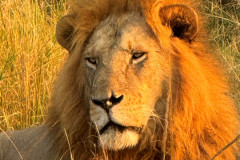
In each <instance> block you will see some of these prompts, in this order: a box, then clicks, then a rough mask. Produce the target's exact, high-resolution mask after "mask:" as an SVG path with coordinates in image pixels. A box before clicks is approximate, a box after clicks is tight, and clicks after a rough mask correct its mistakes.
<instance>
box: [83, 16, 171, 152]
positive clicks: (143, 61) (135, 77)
mask: <svg viewBox="0 0 240 160" xmlns="http://www.w3.org/2000/svg"><path fill="white" fill-rule="evenodd" d="M83 54H84V58H85V75H86V79H87V81H88V87H87V88H88V90H89V93H90V94H89V97H88V99H89V107H90V118H91V121H92V122H93V123H94V124H95V126H96V130H97V132H98V134H99V137H100V138H99V144H100V145H102V146H104V147H105V148H107V149H111V150H119V149H123V148H126V147H132V146H135V145H136V144H138V142H139V141H140V138H141V135H142V133H143V132H144V129H145V128H146V126H147V124H148V121H149V119H150V117H151V116H153V115H154V107H155V104H156V101H157V100H158V99H159V97H160V96H161V94H162V93H161V92H160V91H161V87H162V86H161V82H162V81H163V79H165V74H164V73H165V72H166V70H167V68H168V67H167V66H168V63H167V62H168V60H167V58H166V57H167V56H166V53H163V52H162V50H161V48H160V46H159V43H158V42H157V39H156V37H155V35H154V34H153V32H152V30H151V28H150V27H149V26H148V25H147V23H146V22H145V19H144V18H143V17H142V16H140V15H138V14H133V13H132V14H124V15H122V16H120V17H114V16H111V17H108V18H107V19H106V20H104V21H103V22H101V23H100V25H99V26H98V27H97V28H96V29H95V31H94V32H93V33H92V35H91V37H90V38H89V40H88V43H87V45H86V47H85V49H84V51H83ZM163 62H164V63H163Z"/></svg>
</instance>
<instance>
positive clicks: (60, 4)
mask: <svg viewBox="0 0 240 160" xmlns="http://www.w3.org/2000/svg"><path fill="white" fill-rule="evenodd" d="M204 2H205V3H204V4H205V5H204V6H203V7H202V8H203V12H204V14H207V16H208V17H209V20H210V22H211V23H210V25H209V29H211V33H212V35H213V42H214V43H215V44H216V45H217V46H218V47H217V48H219V52H222V53H224V54H221V56H222V58H221V59H222V60H223V61H224V62H225V64H227V71H228V72H229V74H230V75H231V85H232V86H233V92H232V93H233V94H232V96H233V97H234V98H235V100H236V104H237V106H239V105H240V102H239V100H240V54H239V51H240V33H239V30H240V24H239V19H240V7H239V5H240V4H237V3H233V2H232V3H228V4H225V6H222V5H219V3H218V2H217V0H205V1H204ZM66 11H67V3H66V2H65V0H0V129H3V130H12V129H22V128H26V127H30V126H35V125H38V124H41V123H42V122H44V119H45V115H46V111H47V107H48V104H49V97H50V96H51V89H52V86H53V82H54V79H55V78H56V75H57V73H58V71H59V69H60V67H61V65H62V62H63V61H64V59H65V57H66V56H67V55H68V54H67V52H66V51H65V50H64V49H62V48H61V47H60V45H58V44H57V42H56V37H55V26H56V24H57V21H58V20H59V19H60V18H61V17H62V16H63V15H64V14H66Z"/></svg>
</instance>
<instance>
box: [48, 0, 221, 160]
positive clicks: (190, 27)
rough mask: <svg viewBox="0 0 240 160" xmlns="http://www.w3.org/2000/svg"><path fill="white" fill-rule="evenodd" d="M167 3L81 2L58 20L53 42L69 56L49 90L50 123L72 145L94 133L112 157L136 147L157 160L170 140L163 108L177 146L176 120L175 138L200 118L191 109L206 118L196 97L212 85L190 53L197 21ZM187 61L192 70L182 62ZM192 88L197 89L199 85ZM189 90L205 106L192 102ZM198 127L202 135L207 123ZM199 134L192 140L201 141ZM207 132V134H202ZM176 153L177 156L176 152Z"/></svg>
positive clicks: (187, 8) (188, 11) (191, 11)
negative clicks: (63, 132) (52, 90)
mask: <svg viewBox="0 0 240 160" xmlns="http://www.w3.org/2000/svg"><path fill="white" fill-rule="evenodd" d="M170 2H171V3H173V2H172V1H165V3H164V2H163V1H156V2H154V3H153V1H138V0H133V1H128V0H117V1H114V2H113V1H111V0H105V1H101V0H100V1H94V0H92V1H90V2H88V1H79V2H78V3H76V4H75V6H73V8H72V12H70V14H69V15H67V16H65V17H63V18H62V19H61V20H60V22H59V24H58V26H57V40H58V42H59V43H60V44H61V45H62V46H63V47H64V48H66V49H67V50H68V51H69V52H70V57H69V59H68V61H67V62H66V64H65V67H64V69H63V71H62V72H61V74H60V76H59V81H58V82H57V84H56V87H55V94H54V95H55V96H53V106H52V107H51V108H50V113H51V116H50V117H51V118H50V119H51V120H52V121H54V122H52V123H51V125H53V124H56V123H59V122H60V126H61V127H60V128H64V129H66V131H67V134H68V135H69V137H70V142H71V143H74V144H72V145H75V144H77V143H79V141H84V140H85V139H84V138H87V137H88V138H89V136H90V135H91V134H95V135H96V136H97V137H98V138H97V142H96V145H97V146H98V147H102V148H105V149H107V150H111V151H115V152H117V151H121V150H126V149H132V148H136V147H138V148H141V150H146V148H144V146H145V147H146V146H151V148H152V149H153V150H155V151H156V153H155V154H157V152H158V151H157V150H158V148H161V147H162V145H163V143H164V142H163V139H164V136H168V133H165V135H164V127H166V124H165V122H166V120H167V121H168V120H169V118H168V117H166V115H168V113H169V112H168V111H167V110H168V107H170V108H173V115H176V116H173V117H170V118H171V119H172V120H173V123H171V126H172V128H171V129H169V131H171V132H172V133H174V135H173V136H172V137H173V138H175V139H178V138H179V137H178V135H177V134H178V133H177V132H178V130H179V128H181V126H182V124H180V125H178V126H175V128H174V125H175V124H178V123H179V120H180V118H181V116H182V117H183V119H182V120H183V127H182V128H181V129H182V130H181V131H180V132H185V131H183V130H184V129H185V128H184V127H190V125H189V124H187V122H185V120H186V119H187V118H189V119H190V120H189V121H190V122H189V123H191V122H194V123H195V121H196V120H199V121H200V119H201V118H202V117H201V116H200V117H201V118H200V119H198V117H197V118H196V117H195V113H192V111H191V110H195V111H196V110H198V109H200V108H198V109H195V108H194V107H196V106H198V105H199V106H201V107H203V109H202V111H203V112H204V113H205V110H209V108H208V107H205V109H204V105H208V104H207V103H212V101H213V99H211V98H209V97H207V98H206V97H204V96H205V94H204V95H203V96H201V92H202V91H203V90H204V89H206V88H207V87H208V86H207V85H211V84H210V82H209V83H208V82H207V81H208V80H206V78H207V77H205V75H204V74H205V72H206V73H207V74H209V73H208V72H211V71H209V70H208V69H202V70H199V68H201V66H204V64H202V62H201V61H202V59H204V58H202V59H201V60H198V57H197V54H195V51H193V49H194V48H197V47H196V46H197V45H196V44H197V43H199V42H197V34H198V29H199V26H198V24H199V22H198V20H199V19H198V15H197V13H196V11H195V10H194V9H193V8H192V7H190V6H189V5H187V4H184V3H183V4H178V3H177V4H176V3H173V4H171V3H170ZM199 46H201V45H199ZM202 50H204V48H201V47H200V49H199V52H202ZM196 51H197V50H196ZM184 52H186V54H184V55H183V56H182V53H184ZM197 52H198V51H197ZM187 56H188V57H189V58H191V59H192V61H193V63H192V64H191V62H188V61H186V57H187ZM206 59H208V60H209V59H211V58H209V57H207V58H206ZM185 61H186V62H185ZM209 61H211V60H209ZM191 67H192V68H191ZM204 67H205V66H204ZM212 68H214V67H211V69H210V70H212ZM188 69H190V70H191V72H189V71H188ZM192 70H194V71H193V72H192ZM213 70H214V69H213ZM194 72H196V75H195V74H194ZM202 72H204V73H202ZM189 74H192V75H189ZM189 76H190V77H191V78H192V79H193V80H192V79H189V82H190V85H189V84H187V85H186V82H187V81H188V78H189ZM197 78H199V79H197ZM198 81H202V84H203V85H200V87H199V86H197V85H196V84H195V83H196V82H198ZM221 83H224V82H221ZM181 84H182V85H181ZM191 84H192V85H193V86H191ZM197 84H198V83H197ZM184 85H186V86H188V87H184ZM194 85H196V86H194ZM202 86H204V87H202ZM194 87H196V88H194ZM192 88H193V89H192ZM223 90H224V89H223ZM195 91H196V92H197V93H196V95H199V94H200V97H201V98H202V100H203V101H205V100H206V101H207V103H206V104H205V103H203V102H200V101H199V100H198V98H199V97H194V96H196V95H194V94H195ZM186 93H187V94H186ZM190 93H193V95H192V96H193V97H194V98H195V100H198V101H199V102H198V105H196V106H194V105H195V104H194V103H193V102H192V99H191V98H190V97H189V98H188V100H189V103H188V102H185V99H184V98H182V97H184V95H185V97H186V96H189V95H190ZM210 94H211V92H209V95H210ZM209 95H207V96H209ZM204 98H205V99H204ZM214 100H215V99H214ZM190 101H191V102H190ZM195 102H196V101H195ZM174 105H175V106H174ZM191 105H193V107H192V108H191ZM186 108H190V109H186ZM185 114H186V115H185ZM191 114H192V115H191ZM196 115H197V113H196ZM204 116H205V115H204ZM204 116H203V117H204ZM207 116H210V115H209V114H208V115H207ZM53 117H54V118H53ZM56 117H57V118H56ZM176 117H177V118H176ZM191 118H192V119H191ZM176 119H177V120H176ZM203 119H204V118H203ZM206 119H207V118H206ZM174 120H175V121H174ZM89 122H90V123H89ZM175 122H177V123H175ZM184 123H185V124H186V126H184ZM198 123H199V122H196V125H197V124H198ZM203 124H204V123H203ZM204 125H205V126H206V128H208V127H207V125H210V124H208V123H206V124H204ZM204 125H202V126H201V127H203V126H204ZM211 125H215V124H211ZM196 128H197V127H196ZM197 129H199V128H197ZM165 130H166V128H165ZM192 132H193V133H194V132H196V131H195V130H194V129H193V130H192V131H190V130H186V134H182V135H183V136H182V137H180V138H183V139H182V140H181V141H180V140H179V144H177V145H180V144H183V146H184V145H185V147H186V145H187V144H185V142H186V139H187V137H188V136H190V135H191V134H192ZM203 132H204V133H203ZM203 132H200V131H199V133H197V135H198V134H205V131H203ZM206 133H207V134H210V133H208V130H207V131H206ZM175 134H176V135H175ZM188 134H189V135H188ZM179 135H181V134H179ZM194 136H195V135H194ZM194 136H193V137H194ZM170 137H171V136H170ZM193 139H194V138H193ZM167 141H171V140H167ZM94 143H95V142H94ZM195 143H196V142H195ZM183 146H182V147H183ZM175 147H176V146H175V145H174V147H173V148H175ZM201 147H202V146H201ZM201 147H200V148H199V150H202V148H201ZM203 148H204V145H203ZM181 149H182V150H184V148H181ZM80 150H81V149H80ZM82 150H83V149H82ZM137 150H139V149H137ZM160 150H161V149H160ZM188 150H189V148H187V151H185V150H184V151H183V152H188ZM78 152H80V151H78ZM85 152H87V151H85ZM89 152H90V151H89ZM151 152H153V151H151ZM175 153H176V155H177V154H178V151H176V152H175ZM79 155H81V154H80V153H79ZM184 156H186V155H182V157H184ZM150 157H151V155H150V156H149V157H148V158H150ZM179 157H180V155H179Z"/></svg>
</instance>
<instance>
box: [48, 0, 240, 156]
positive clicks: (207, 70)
mask: <svg viewBox="0 0 240 160" xmlns="http://www.w3.org/2000/svg"><path fill="white" fill-rule="evenodd" d="M159 4H161V5H162V6H164V5H170V4H187V5H189V6H191V7H192V8H194V9H196V7H195V4H194V3H190V2H189V1H187V0H185V1H184V0H164V1H160V0H159V1H157V0H142V1H141V0H131V1H130V0H79V1H74V2H72V4H71V9H70V13H69V16H71V17H73V18H72V21H69V22H68V23H71V24H72V25H73V24H74V25H75V27H74V29H73V31H72V32H71V33H70V34H71V36H70V37H68V40H69V41H71V43H67V42H66V43H63V44H62V45H63V46H64V47H65V48H67V49H68V50H69V52H70V53H71V55H70V57H69V59H68V60H67V62H66V63H65V65H64V67H63V70H62V71H61V73H60V75H59V78H58V80H57V82H56V84H55V89H54V93H53V97H52V104H51V106H50V108H49V116H48V119H47V124H48V126H49V127H50V128H52V134H53V137H54V139H55V142H56V144H55V149H56V152H59V156H60V157H61V156H62V155H63V154H65V151H67V150H68V149H69V148H68V143H70V146H71V152H72V154H73V155H74V157H75V159H100V158H101V157H105V158H106V157H108V159H146V160H147V159H154V158H159V159H162V156H163V154H167V157H168V156H171V158H172V159H174V160H183V159H189V160H195V159H211V157H212V156H214V154H216V153H217V152H218V151H219V150H220V149H222V148H223V147H224V146H225V145H227V144H228V143H229V142H230V141H231V140H233V139H234V138H235V137H236V135H237V133H239V130H238V126H239V120H238V114H237V111H236V109H235V108H234V104H233V102H232V100H231V98H230V97H229V96H228V92H229V89H228V85H227V82H226V79H225V76H224V75H223V74H222V67H220V65H221V64H219V63H218V62H217V61H216V60H215V58H214V55H212V54H210V53H208V52H207V51H208V49H207V48H206V46H205V44H204V43H203V41H202V39H203V40H206V38H204V31H203V29H202V28H203V27H202V24H201V23H200V24H198V25H199V26H198V30H199V31H198V34H197V35H196V38H195V39H194V40H193V41H191V42H186V41H183V40H181V39H179V38H175V37H171V38H169V36H168V35H170V34H171V30H170V29H169V28H168V27H166V26H163V25H162V24H161V22H159V21H157V19H156V16H158V13H155V12H154V6H157V5H159ZM124 12H139V13H141V14H143V15H144V16H145V17H146V21H147V22H148V24H149V25H150V27H151V28H152V30H153V31H154V33H155V35H156V36H157V38H158V40H159V43H160V46H161V47H162V48H163V49H164V50H166V52H168V53H169V58H170V60H171V61H170V62H171V73H169V75H170V77H171V82H170V86H169V88H170V91H169V95H168V96H169V99H168V100H169V102H168V107H169V112H168V113H169V115H168V119H167V121H168V127H167V128H168V130H167V132H165V133H167V134H165V137H166V136H167V140H166V143H167V144H166V149H163V147H164V146H165V144H163V143H162V142H163V141H162V139H159V137H161V136H160V134H162V133H159V135H157V136H156V137H155V138H153V139H155V141H154V142H152V143H151V146H136V147H134V148H131V149H124V150H121V151H106V152H105V151H102V150H100V149H98V148H96V143H97V135H96V133H95V132H94V131H93V129H92V128H93V127H91V124H90V123H89V121H90V118H89V109H88V102H87V99H86V98H87V97H86V96H87V94H88V93H86V90H85V84H86V80H85V78H84V75H83V68H84V67H83V65H84V64H83V57H82V55H80V54H79V53H78V52H77V51H82V49H83V47H84V45H85V42H86V40H87V39H88V37H89V36H90V35H91V33H92V31H93V30H94V28H95V27H96V26H97V25H98V24H99V23H100V22H101V21H103V20H104V19H105V18H106V17H107V16H108V15H110V14H116V15H118V14H120V13H124ZM200 21H201V18H200ZM66 27H67V26H66ZM62 32H63V31H62V30H57V34H59V35H61V34H62V35H63V34H65V33H62ZM63 36H64V35H63ZM148 136H150V135H148ZM67 138H68V139H69V142H67ZM163 151H164V152H165V153H162V152H163ZM236 151H237V147H236V146H235V145H233V146H232V147H230V148H228V149H227V150H226V151H224V152H223V153H222V154H221V155H219V157H218V159H219V160H221V159H222V160H223V159H235V158H234V157H235V153H236ZM132 153H134V154H132ZM68 154H69V153H66V155H68ZM140 157H141V158H140Z"/></svg>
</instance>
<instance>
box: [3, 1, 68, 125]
mask: <svg viewBox="0 0 240 160" xmlns="http://www.w3.org/2000/svg"><path fill="white" fill-rule="evenodd" d="M65 11H66V3H65V2H64V1H61V0H59V1H58V2H55V1H50V0H48V1H36V0H35V1H34V0H4V1H1V0H0V127H1V128H2V129H10V130H11V129H21V128H26V127H27V126H32V125H37V124H39V123H42V122H43V121H44V119H45V114H46V108H47V106H48V102H49V97H50V95H51V89H52V86H53V82H54V79H55V77H56V75H57V73H58V70H59V67H60V66H61V64H62V61H63V59H64V56H65V55H67V54H66V51H64V50H63V49H62V48H61V47H60V45H58V44H57V42H56V38H55V26H56V24H57V21H58V20H59V18H61V17H62V15H63V14H64V13H65Z"/></svg>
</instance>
